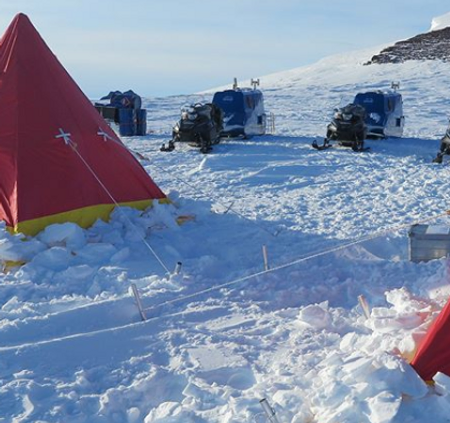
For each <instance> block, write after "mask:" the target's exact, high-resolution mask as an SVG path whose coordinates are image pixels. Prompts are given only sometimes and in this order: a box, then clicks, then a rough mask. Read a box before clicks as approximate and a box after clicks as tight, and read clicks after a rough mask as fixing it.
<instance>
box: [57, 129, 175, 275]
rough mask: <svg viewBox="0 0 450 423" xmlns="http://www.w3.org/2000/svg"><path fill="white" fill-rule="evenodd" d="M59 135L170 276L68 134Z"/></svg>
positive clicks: (168, 271)
mask: <svg viewBox="0 0 450 423" xmlns="http://www.w3.org/2000/svg"><path fill="white" fill-rule="evenodd" d="M60 132H61V134H60V135H57V136H56V138H59V137H62V138H64V142H65V143H66V144H67V145H69V146H70V147H71V148H72V150H73V151H74V152H75V153H76V154H77V155H78V157H79V158H80V160H81V161H82V162H83V164H84V165H85V166H86V168H87V169H88V170H89V172H91V174H92V176H93V177H94V178H95V180H96V181H97V182H98V183H99V185H100V186H101V187H102V188H103V190H104V191H105V192H106V194H108V196H109V198H111V200H112V201H113V203H114V205H115V206H116V208H117V210H118V211H119V213H120V214H121V215H122V216H123V217H124V218H125V220H126V221H127V222H128V224H129V225H130V226H131V227H132V228H133V229H134V231H135V233H136V234H137V235H138V237H139V238H140V239H141V240H142V242H143V243H144V245H145V246H146V247H147V248H148V250H149V251H150V252H151V253H152V255H153V256H154V257H155V259H156V260H157V261H158V263H159V264H160V265H161V267H162V268H163V269H164V270H165V272H166V273H167V274H170V270H169V268H168V267H167V266H166V265H165V263H164V262H163V260H162V259H161V257H159V255H158V254H157V253H156V251H155V250H154V248H153V247H152V246H151V245H150V243H149V242H148V241H147V240H146V239H145V238H144V236H143V235H142V234H141V233H140V232H139V231H138V230H137V228H136V225H135V224H134V223H133V222H132V221H131V220H130V218H129V217H128V216H127V215H126V214H125V213H123V211H122V210H121V207H120V204H119V203H118V202H117V200H116V199H115V198H114V196H113V195H112V194H111V192H110V191H109V190H108V188H107V187H106V185H105V184H104V183H103V182H102V181H101V180H100V178H99V176H98V175H97V173H96V172H95V171H94V169H92V167H91V166H90V165H89V163H88V162H87V161H86V160H85V159H84V157H83V156H82V155H81V153H80V152H79V151H78V148H77V146H76V143H74V141H72V140H71V139H70V134H67V133H64V132H63V130H62V129H61V128H60Z"/></svg>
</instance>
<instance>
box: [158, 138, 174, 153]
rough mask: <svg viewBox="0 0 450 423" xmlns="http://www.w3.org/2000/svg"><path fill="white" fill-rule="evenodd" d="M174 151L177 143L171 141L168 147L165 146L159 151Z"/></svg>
mask: <svg viewBox="0 0 450 423" xmlns="http://www.w3.org/2000/svg"><path fill="white" fill-rule="evenodd" d="M173 150H175V143H174V142H173V141H172V140H170V141H169V144H168V145H167V147H166V144H163V145H162V146H161V148H160V149H159V151H173Z"/></svg>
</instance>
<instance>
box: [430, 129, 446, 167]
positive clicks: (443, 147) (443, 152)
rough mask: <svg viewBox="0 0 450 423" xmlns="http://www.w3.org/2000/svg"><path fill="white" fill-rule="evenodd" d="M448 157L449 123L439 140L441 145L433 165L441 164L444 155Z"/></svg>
mask: <svg viewBox="0 0 450 423" xmlns="http://www.w3.org/2000/svg"><path fill="white" fill-rule="evenodd" d="M446 154H447V155H450V122H449V125H448V127H447V130H446V131H445V135H444V136H443V137H442V138H441V145H440V147H439V151H438V153H437V156H436V158H435V159H434V160H433V163H442V161H443V159H444V156H445V155H446Z"/></svg>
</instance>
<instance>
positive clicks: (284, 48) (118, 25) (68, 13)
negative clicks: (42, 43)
mask: <svg viewBox="0 0 450 423" xmlns="http://www.w3.org/2000/svg"><path fill="white" fill-rule="evenodd" d="M18 12H23V13H26V14H27V15H28V16H29V17H30V19H31V21H32V22H33V24H34V25H35V26H36V28H37V29H38V31H39V32H40V34H41V35H42V36H43V38H44V39H45V40H46V42H47V44H48V45H49V46H50V48H51V49H52V50H53V52H54V53H55V54H56V55H57V56H58V58H59V59H60V61H61V62H62V63H63V65H64V66H65V67H66V69H67V70H68V71H69V73H70V74H71V75H72V76H73V78H74V79H75V80H76V81H77V82H78V84H79V85H80V87H81V88H82V89H83V91H84V92H85V93H86V94H87V95H88V96H89V97H91V98H97V97H100V96H101V95H103V94H105V93H108V92H109V91H110V90H115V89H119V90H127V89H130V88H131V89H133V90H134V91H136V92H137V93H139V94H141V95H143V96H166V95H173V94H188V93H193V92H197V91H202V90H206V89H208V88H213V87H215V86H220V85H224V84H227V83H228V82H231V81H232V79H233V77H235V76H236V77H238V79H248V78H251V77H256V76H264V75H267V74H270V73H274V72H277V71H283V70H288V69H292V68H296V67H299V66H303V65H307V64H310V63H314V62H316V61H317V60H319V59H321V58H323V57H325V56H329V55H331V54H335V53H340V52H345V51H352V50H358V49H361V48H366V47H373V46H378V45H381V44H385V43H389V42H393V41H396V40H400V39H404V38H408V37H410V36H413V35H416V34H417V33H420V32H425V31H427V30H428V29H429V27H430V24H431V19H432V18H433V17H435V16H439V15H442V14H445V13H447V12H450V4H449V3H448V2H447V1H444V0H427V1H426V2H425V1H424V0H377V1H373V0H372V1H366V0H352V1H350V0H338V1H333V0H278V1H276V0H259V1H258V0H222V1H217V0H133V1H124V0H121V1H118V0H89V1H88V0H58V1H57V0H39V1H38V0H15V1H7V0H0V32H3V31H4V30H5V29H6V28H7V26H8V24H9V22H10V21H11V20H12V18H13V17H14V15H15V14H16V13H18Z"/></svg>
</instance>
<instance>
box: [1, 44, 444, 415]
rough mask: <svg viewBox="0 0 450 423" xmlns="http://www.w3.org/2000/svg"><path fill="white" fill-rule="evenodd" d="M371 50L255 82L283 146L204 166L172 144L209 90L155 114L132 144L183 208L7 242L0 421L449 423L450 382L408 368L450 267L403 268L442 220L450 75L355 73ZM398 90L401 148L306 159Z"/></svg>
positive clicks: (391, 145) (260, 147)
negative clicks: (347, 115) (338, 118)
mask: <svg viewBox="0 0 450 423" xmlns="http://www.w3.org/2000/svg"><path fill="white" fill-rule="evenodd" d="M374 52H375V50H374V51H370V52H360V53H355V54H354V55H346V56H336V57H332V58H327V59H324V60H322V61H321V62H319V63H317V64H316V65H314V66H310V67H306V68H300V69H297V70H293V71H289V72H284V73H282V74H277V75H271V76H269V77H267V78H262V79H261V83H262V89H263V90H264V93H265V99H266V108H267V109H269V110H271V111H272V112H274V114H275V116H276V127H277V129H276V132H275V134H272V135H268V136H264V137H260V138H254V139H251V140H229V141H224V142H222V143H221V144H219V145H218V146H216V147H214V151H213V152H212V153H211V154H209V155H206V156H204V155H202V154H200V153H199V152H198V151H197V150H195V149H192V148H190V147H188V146H185V145H180V146H177V148H176V150H175V151H174V152H172V153H162V152H160V151H159V147H160V145H161V144H162V143H163V142H166V141H167V140H168V138H169V137H170V131H171V126H172V124H173V122H174V121H175V120H176V119H177V118H178V114H179V110H180V107H181V106H182V105H183V104H185V103H191V102H195V101H205V100H210V98H211V93H203V94H198V95H194V96H178V97H170V98H162V99H147V101H146V104H145V106H146V107H147V108H148V110H149V112H148V113H149V122H148V123H149V129H150V130H152V131H153V132H152V134H151V135H149V136H147V137H140V138H130V139H125V140H124V141H125V143H126V144H127V145H128V146H129V148H130V149H132V150H133V151H135V152H137V153H139V157H140V160H141V163H142V164H143V166H144V167H145V168H146V169H147V171H148V172H149V174H150V175H151V176H152V177H153V179H154V180H155V181H156V183H157V184H158V185H159V186H160V187H161V188H162V189H163V191H164V192H166V193H167V194H168V195H169V197H170V198H171V199H172V201H173V204H172V205H159V204H156V205H155V206H154V208H153V209H149V210H147V211H146V212H145V213H144V214H141V213H139V212H138V211H135V210H131V209H127V208H122V209H119V210H116V211H115V212H114V214H113V216H112V219H111V221H110V222H109V223H105V222H97V224H96V225H94V227H92V228H90V229H88V230H81V229H80V228H78V227H77V226H75V225H72V224H65V225H53V226H50V227H49V228H47V229H46V230H45V231H44V232H43V233H41V234H40V235H38V236H37V237H35V238H34V239H29V240H27V241H26V242H24V241H23V239H22V237H20V236H11V235H8V234H7V232H5V231H4V230H2V231H1V239H0V258H1V259H2V260H3V261H4V262H5V263H7V264H10V262H11V261H12V262H17V261H24V262H25V263H26V264H24V265H22V266H15V267H14V266H9V267H5V270H4V273H3V274H2V275H1V276H0V304H1V309H0V316H1V320H0V339H1V340H2V342H1V346H0V382H1V383H0V422H2V423H3V422H4V423H6V422H8V423H9V422H14V423H24V422H33V423H34V422H40V423H43V422H48V423H50V422H65V423H81V422H89V423H137V422H145V423H156V422H158V423H187V422H195V423H201V422H205V423H206V422H208V423H214V422H220V423H238V422H239V423H241V422H263V421H266V417H265V415H264V414H263V410H262V408H261V406H260V404H259V401H260V400H261V399H262V398H267V399H268V401H269V403H270V404H271V406H272V407H273V408H274V410H275V411H276V415H277V417H278V420H279V421H280V423H288V422H292V423H311V422H320V423H338V422H344V421H345V422H347V423H364V422H370V423H388V422H390V423H399V422H421V423H423V422H424V421H433V422H434V423H441V422H448V421H449V420H450V419H449V417H448V409H449V407H450V379H449V378H448V377H446V376H444V375H441V374H440V375H438V376H437V377H436V381H437V384H436V387H434V388H430V387H428V386H427V385H425V383H424V382H422V381H421V380H420V379H419V378H418V376H417V375H416V374H415V372H414V371H413V370H412V369H411V368H410V367H409V365H408V364H407V361H406V359H408V358H409V357H410V355H411V353H412V352H413V351H414V348H415V346H416V345H417V342H419V341H420V339H421V337H423V334H424V333H425V330H426V327H427V325H429V323H430V322H431V320H432V318H433V317H435V316H436V314H437V313H438V311H439V310H440V308H441V307H442V305H443V304H445V302H446V301H447V298H448V294H449V292H450V289H449V288H450V286H449V278H450V276H449V271H448V266H447V263H446V260H445V259H442V260H434V261H430V262H427V263H420V264H417V263H412V262H410V261H409V260H408V229H409V227H410V225H411V224H412V223H414V222H417V221H422V220H424V219H429V218H432V217H433V216H442V214H443V213H444V212H445V211H446V210H447V209H448V208H449V201H448V192H449V188H450V178H449V176H450V173H449V172H450V170H449V169H450V167H449V166H448V163H447V165H445V164H444V165H436V164H432V163H431V160H432V158H433V157H434V156H435V154H436V152H437V150H438V146H439V138H440V137H441V136H442V135H443V133H444V131H445V129H446V125H447V116H448V114H449V110H450V107H449V106H450V104H449V98H450V89H449V87H450V64H446V63H434V62H432V63H431V62H429V63H426V62H425V63H417V62H409V63H406V64H402V65H383V66H377V65H373V66H362V63H364V62H366V61H367V60H368V59H369V58H370V57H371V54H372V53H374ZM391 81H400V82H401V86H402V89H401V91H402V93H403V95H404V107H405V116H406V130H405V138H403V139H396V140H394V139H388V140H382V141H368V143H367V144H368V145H370V147H371V150H370V152H367V153H354V152H352V151H351V150H349V149H344V148H332V149H330V150H327V151H324V152H318V151H316V150H314V149H312V148H311V146H310V145H311V142H312V140H313V139H314V137H320V136H323V134H324V132H325V127H326V124H327V123H328V121H329V119H330V116H331V113H332V110H333V108H334V107H336V106H338V105H339V104H342V103H345V102H348V101H350V100H351V99H352V98H353V96H354V95H355V94H356V93H357V92H358V91H363V90H368V89H381V88H387V87H389V85H390V82H391ZM180 218H181V220H185V223H184V224H181V225H179V224H178V223H177V219H178V221H179V220H180ZM432 222H433V223H434V224H442V225H449V224H450V222H449V220H448V218H447V217H439V218H437V219H435V220H432ZM144 239H145V242H144ZM263 246H266V248H267V252H268V260H269V266H270V268H271V271H269V272H264V262H263V255H262V247H263ZM153 253H155V254H153ZM155 255H156V256H157V257H155ZM177 262H182V271H181V273H180V274H174V273H172V274H167V272H166V269H169V270H170V271H171V272H172V270H173V269H174V268H175V266H176V263H177ZM12 264H14V263H12ZM132 284H135V285H136V286H137V288H138V290H139V292H140V295H141V298H142V302H143V306H144V308H145V314H146V317H147V320H146V321H145V322H143V321H141V318H140V314H139V311H138V308H137V307H136V303H135V300H134V297H133V295H132V292H131V285H132ZM359 295H364V297H365V298H366V299H367V301H368V303H369V305H370V309H371V314H370V316H369V318H366V317H365V316H364V313H363V310H362V309H361V307H360V306H359V304H358V296H359Z"/></svg>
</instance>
